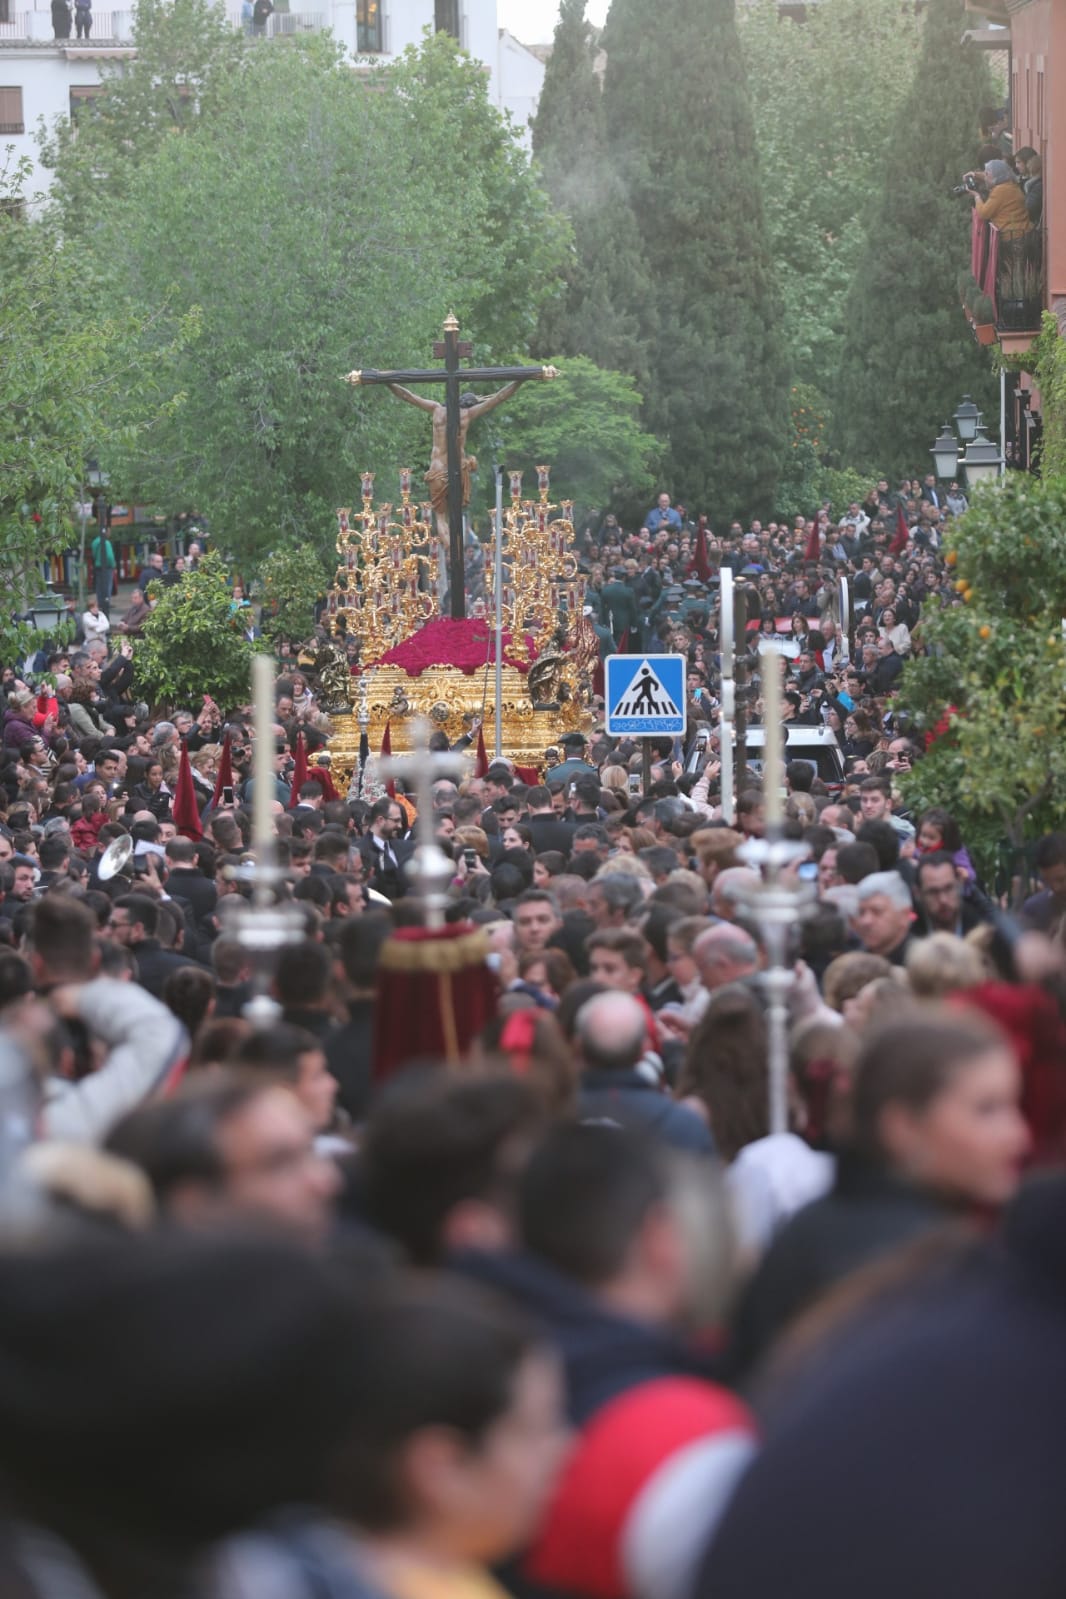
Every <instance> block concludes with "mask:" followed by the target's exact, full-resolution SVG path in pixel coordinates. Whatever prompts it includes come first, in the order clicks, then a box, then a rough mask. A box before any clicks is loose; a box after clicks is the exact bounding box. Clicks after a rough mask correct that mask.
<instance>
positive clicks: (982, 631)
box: [977, 622, 992, 638]
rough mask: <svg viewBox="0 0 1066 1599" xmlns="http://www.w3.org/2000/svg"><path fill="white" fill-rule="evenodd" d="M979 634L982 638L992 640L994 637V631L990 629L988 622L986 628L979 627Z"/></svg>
mask: <svg viewBox="0 0 1066 1599" xmlns="http://www.w3.org/2000/svg"><path fill="white" fill-rule="evenodd" d="M977 632H978V635H979V636H980V637H981V638H991V637H992V629H991V628H990V627H989V625H988V623H987V622H986V623H985V625H984V627H979V628H978V629H977Z"/></svg>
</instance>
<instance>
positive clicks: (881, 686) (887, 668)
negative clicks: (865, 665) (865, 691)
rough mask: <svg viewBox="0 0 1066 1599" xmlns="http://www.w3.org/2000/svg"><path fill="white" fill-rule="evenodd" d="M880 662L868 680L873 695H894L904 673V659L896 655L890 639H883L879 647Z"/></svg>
mask: <svg viewBox="0 0 1066 1599" xmlns="http://www.w3.org/2000/svg"><path fill="white" fill-rule="evenodd" d="M877 654H878V661H877V665H876V666H875V667H874V669H873V671H872V672H871V673H870V676H869V678H868V680H867V681H868V685H869V689H870V693H871V694H893V693H895V691H896V689H897V688H898V687H899V679H900V674H901V673H902V671H903V657H902V656H901V655H897V654H896V648H895V645H894V644H893V643H892V640H891V639H890V638H883V639H882V640H881V642H880V643H879V644H878V646H877Z"/></svg>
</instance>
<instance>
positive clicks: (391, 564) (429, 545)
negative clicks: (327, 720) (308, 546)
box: [326, 467, 443, 661]
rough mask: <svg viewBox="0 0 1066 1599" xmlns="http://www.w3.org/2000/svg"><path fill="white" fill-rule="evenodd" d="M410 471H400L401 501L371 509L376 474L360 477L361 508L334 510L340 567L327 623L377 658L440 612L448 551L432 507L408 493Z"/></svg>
mask: <svg viewBox="0 0 1066 1599" xmlns="http://www.w3.org/2000/svg"><path fill="white" fill-rule="evenodd" d="M411 475H412V474H411V469H410V467H404V469H403V470H402V471H401V473H400V503H399V504H398V505H397V506H395V507H393V506H392V505H382V506H380V507H378V508H377V509H376V510H375V508H374V474H373V472H364V473H363V477H362V495H363V508H362V510H361V511H358V512H356V514H355V516H354V517H353V515H352V512H351V510H350V509H349V508H347V507H343V508H341V509H339V510H338V511H337V554H338V556H339V557H340V565H339V566H338V567H337V576H336V579H335V581H334V585H333V587H332V588H331V589H330V592H329V599H328V602H327V613H326V614H327V622H328V626H329V630H330V632H331V633H332V634H333V636H334V637H337V636H344V635H350V636H353V637H356V638H358V639H359V640H360V645H361V654H362V658H363V660H364V661H374V660H377V659H378V658H379V657H380V656H382V655H384V654H385V653H386V652H387V651H388V650H390V649H392V648H393V646H394V645H396V644H399V643H400V642H401V641H402V640H403V639H405V638H409V637H410V635H411V634H412V633H414V632H416V631H417V629H418V628H420V627H421V626H422V624H423V623H424V622H428V621H430V619H431V618H432V617H435V616H439V615H440V592H441V588H442V585H443V552H442V550H441V546H440V540H439V539H438V538H437V534H436V530H435V522H434V518H433V508H432V506H430V505H422V506H418V505H416V504H414V502H413V501H412V499H411Z"/></svg>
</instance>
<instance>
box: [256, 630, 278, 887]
mask: <svg viewBox="0 0 1066 1599" xmlns="http://www.w3.org/2000/svg"><path fill="white" fill-rule="evenodd" d="M252 703H253V706H254V708H255V749H254V751H253V776H254V778H255V781H254V783H253V784H252V792H253V794H254V796H255V797H254V800H253V803H252V842H253V844H254V846H255V864H256V867H257V868H258V869H259V871H262V869H263V867H264V866H265V865H266V864H267V863H268V861H269V859H270V856H271V855H272V853H273V842H274V818H273V814H272V812H271V809H270V807H271V805H273V803H274V799H275V789H274V662H273V661H272V660H271V658H270V656H269V655H257V656H256V657H255V659H254V661H253V662H252ZM266 887H267V885H266V882H265V881H264V882H263V883H262V884H259V883H257V884H256V890H257V896H256V897H257V898H258V897H260V895H259V890H260V888H261V889H262V891H263V892H264V893H265V891H266Z"/></svg>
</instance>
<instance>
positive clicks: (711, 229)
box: [603, 0, 788, 517]
mask: <svg viewBox="0 0 1066 1599" xmlns="http://www.w3.org/2000/svg"><path fill="white" fill-rule="evenodd" d="M603 43H604V48H605V49H606V52H607V70H606V75H605V79H604V91H603V94H604V99H603V109H604V118H605V123H606V138H607V146H606V147H607V150H608V152H609V154H610V158H611V161H612V162H613V164H614V167H615V170H616V172H617V173H618V175H619V177H620V179H621V182H622V184H623V186H624V193H625V196H626V199H627V201H628V205H629V209H630V211H631V213H632V220H633V225H634V230H635V231H634V237H635V238H639V240H640V242H641V248H642V252H643V258H644V267H643V271H642V273H641V275H640V278H639V279H638V280H637V281H636V283H635V287H636V289H637V292H638V294H639V296H640V299H639V301H638V302H636V303H635V302H634V301H633V300H631V299H626V298H624V297H622V296H621V295H617V296H616V297H615V300H614V304H615V305H616V306H617V307H618V308H619V309H620V310H621V311H623V312H624V313H626V314H627V315H629V316H631V317H634V318H636V319H639V325H640V326H641V327H642V328H643V330H644V332H645V336H646V338H647V341H648V350H649V367H650V378H649V382H648V384H647V386H646V387H645V388H644V390H643V392H644V395H645V409H644V421H645V425H646V426H647V427H648V428H649V429H650V430H651V431H653V432H654V433H655V434H656V435H657V436H659V437H660V438H662V439H664V441H665V442H666V444H667V451H668V454H667V463H666V481H667V484H668V486H670V487H672V488H674V489H675V490H676V491H677V492H678V493H679V494H680V495H682V497H683V498H684V499H685V500H686V501H687V502H688V503H690V504H693V505H699V506H706V507H707V509H708V510H709V511H710V512H712V513H713V514H714V515H715V516H717V517H730V516H733V515H741V514H746V515H751V514H752V513H754V512H757V511H763V512H768V511H769V510H770V509H771V508H772V505H773V499H774V488H775V486H776V482H777V478H778V474H779V471H780V468H781V464H782V455H783V453H784V449H785V446H786V440H787V429H788V412H787V399H788V372H787V360H786V353H785V349H784V346H783V342H782V336H781V333H780V303H779V299H778V295H777V290H776V285H775V279H774V273H773V269H772V263H771V257H770V252H769V248H768V243H767V237H766V229H765V226H764V222H763V212H762V202H761V196H760V175H759V163H758V158H757V155H756V152H755V147H754V143H755V133H754V125H753V119H752V109H751V101H750V98H749V94H748V86H747V80H746V75H745V69H744V61H743V57H742V54H741V49H740V42H739V39H738V36H737V30H736V21H735V17H734V8H733V0H664V3H663V4H661V5H660V6H659V7H658V8H657V9H656V12H655V18H654V26H649V12H648V8H647V6H646V5H645V4H644V3H643V0H614V3H613V5H612V7H611V11H610V15H609V17H608V20H607V26H606V28H605V30H604V37H603Z"/></svg>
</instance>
